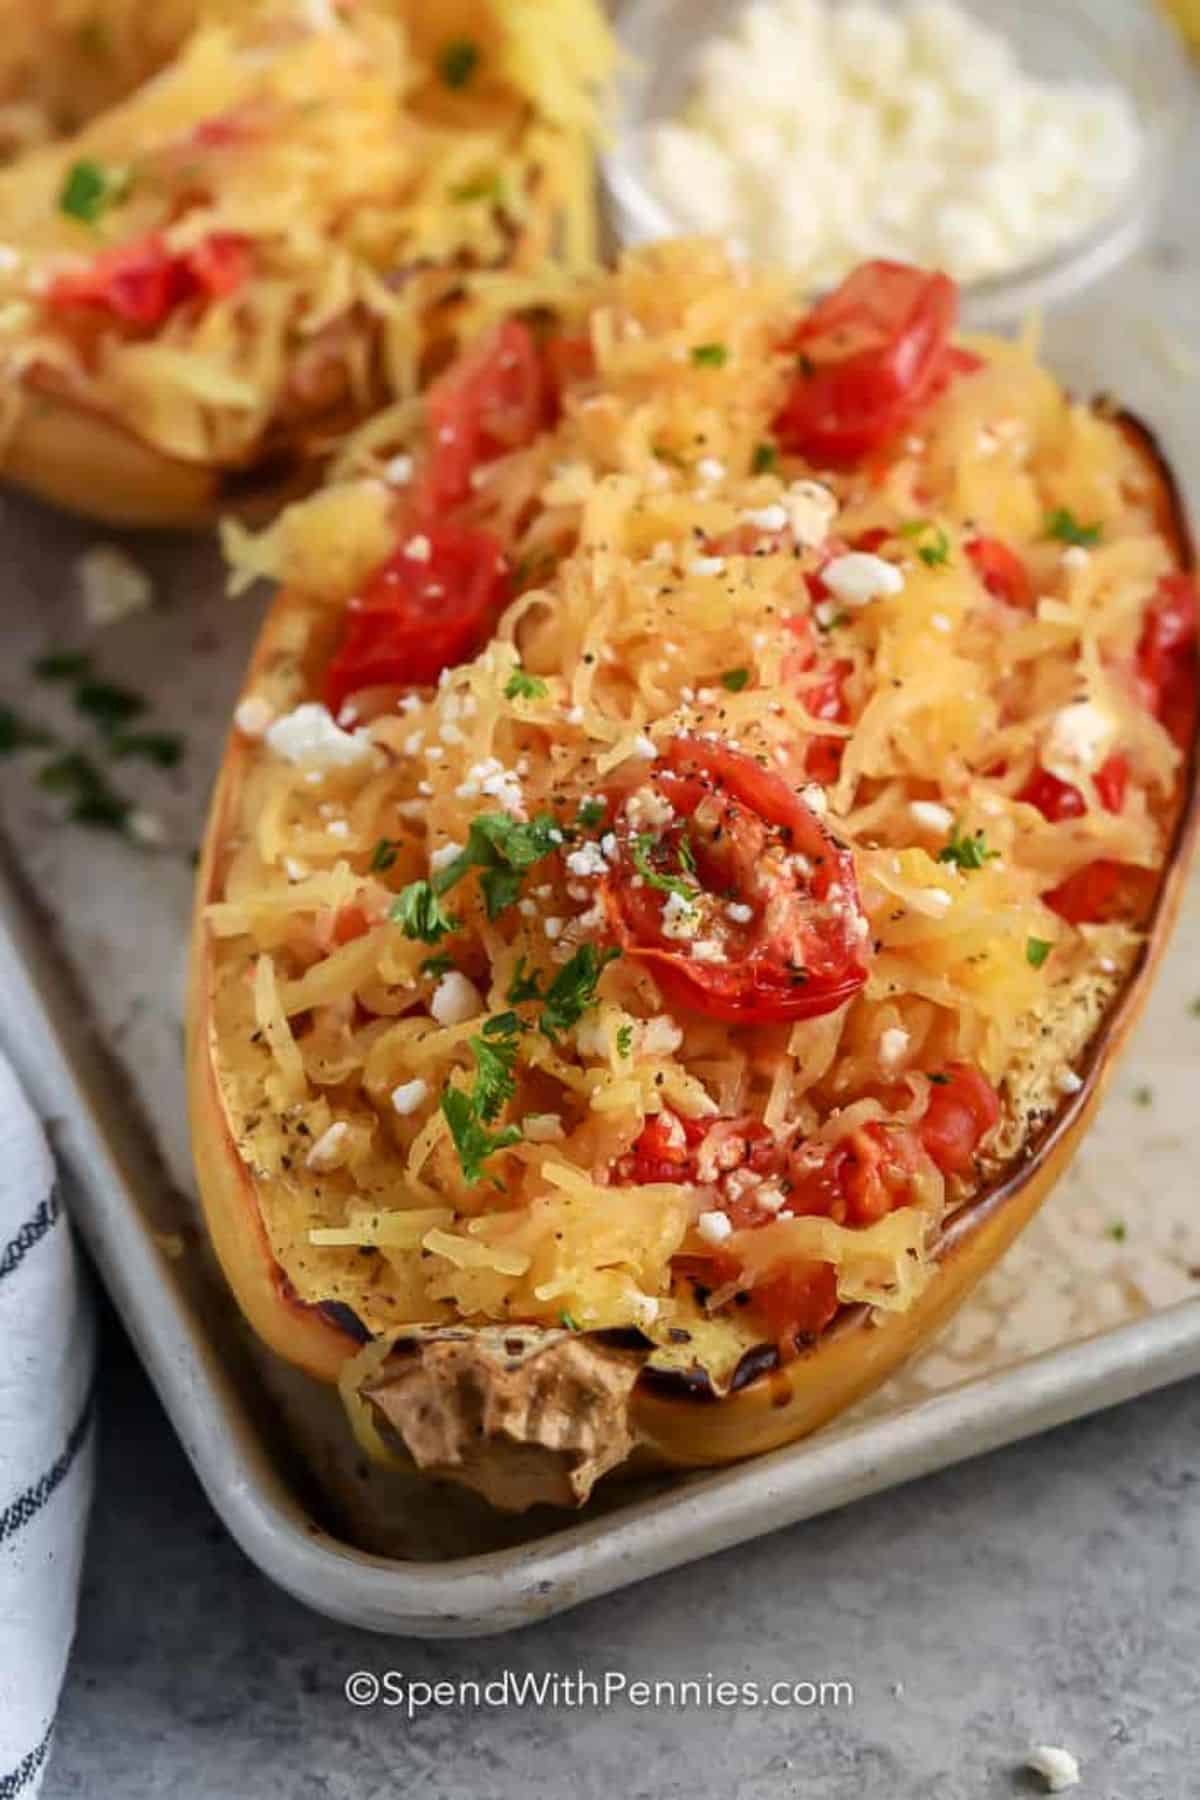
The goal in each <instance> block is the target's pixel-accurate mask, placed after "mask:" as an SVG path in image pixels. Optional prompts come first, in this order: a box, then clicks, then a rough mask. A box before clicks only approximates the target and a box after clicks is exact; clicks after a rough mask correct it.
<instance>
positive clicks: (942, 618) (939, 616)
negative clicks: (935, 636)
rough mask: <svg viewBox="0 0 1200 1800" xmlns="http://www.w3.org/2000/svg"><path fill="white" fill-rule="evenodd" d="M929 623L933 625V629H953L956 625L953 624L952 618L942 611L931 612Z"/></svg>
mask: <svg viewBox="0 0 1200 1800" xmlns="http://www.w3.org/2000/svg"><path fill="white" fill-rule="evenodd" d="M929 623H930V624H931V625H932V626H933V629H934V630H935V631H953V630H954V626H953V624H952V622H951V620H950V619H949V617H948V616H947V614H945V613H940V612H936V613H931V614H930V615H929Z"/></svg>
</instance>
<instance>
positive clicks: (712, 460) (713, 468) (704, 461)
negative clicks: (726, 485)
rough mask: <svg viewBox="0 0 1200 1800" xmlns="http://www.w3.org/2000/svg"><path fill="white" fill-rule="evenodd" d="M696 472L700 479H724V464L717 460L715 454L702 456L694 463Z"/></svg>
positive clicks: (714, 480) (713, 480) (716, 480)
mask: <svg viewBox="0 0 1200 1800" xmlns="http://www.w3.org/2000/svg"><path fill="white" fill-rule="evenodd" d="M696 473H697V475H698V476H699V477H700V479H701V481H711V482H718V481H724V479H725V464H724V463H723V462H718V461H717V459H716V457H715V456H702V457H701V458H700V461H699V462H698V463H697V464H696Z"/></svg>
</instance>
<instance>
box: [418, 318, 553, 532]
mask: <svg viewBox="0 0 1200 1800" xmlns="http://www.w3.org/2000/svg"><path fill="white" fill-rule="evenodd" d="M553 406H554V396H553V391H552V387H551V384H550V381H549V379H548V376H547V372H546V368H545V365H544V363H543V360H542V357H541V354H540V353H539V351H538V347H537V344H536V343H535V342H534V337H533V333H532V332H531V331H530V329H529V327H528V326H527V325H523V324H522V323H521V321H520V320H519V319H506V320H505V321H504V323H503V324H501V325H498V326H497V327H496V329H495V331H493V332H490V333H489V334H488V335H487V336H486V337H485V338H484V339H483V340H482V341H481V342H480V343H479V344H477V345H476V346H475V347H474V348H473V349H471V350H469V351H468V352H467V353H466V355H465V356H462V357H460V358H459V360H458V361H457V362H455V363H452V364H451V366H450V367H449V368H448V369H447V370H446V371H445V373H444V374H443V375H439V377H438V379H437V380H436V381H435V382H434V383H433V385H432V386H431V387H430V389H429V393H428V396H427V399H426V419H427V421H428V429H429V457H428V461H427V463H426V466H425V470H424V474H423V476H422V479H421V484H420V488H419V502H418V504H419V505H420V506H421V507H422V508H423V510H424V511H425V512H427V513H428V515H429V516H430V517H433V518H437V517H438V516H440V514H441V513H443V512H444V511H445V510H446V509H447V508H448V507H454V506H460V505H461V504H462V502H463V501H464V500H466V499H467V498H468V497H469V495H470V493H471V477H472V475H473V474H474V472H475V470H476V469H477V468H479V467H481V466H482V465H483V464H484V463H487V462H490V461H491V460H492V459H493V458H494V457H497V456H503V455H504V454H505V453H506V452H508V451H510V450H519V449H520V448H521V446H522V445H524V444H528V443H529V442H530V441H531V440H532V439H533V438H534V437H536V436H537V433H538V432H539V431H540V430H541V429H542V427H543V426H544V425H546V424H548V423H549V421H550V418H551V416H552V413H553Z"/></svg>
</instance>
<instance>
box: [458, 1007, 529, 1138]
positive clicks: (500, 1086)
mask: <svg viewBox="0 0 1200 1800" xmlns="http://www.w3.org/2000/svg"><path fill="white" fill-rule="evenodd" d="M508 1016H509V1018H510V1019H511V1020H512V1029H511V1030H510V1031H500V1032H497V1031H494V1030H493V1029H492V1027H493V1026H495V1025H496V1024H497V1020H495V1019H489V1020H488V1022H487V1024H486V1025H485V1026H484V1028H483V1032H482V1034H481V1035H480V1036H479V1037H473V1038H469V1039H468V1040H467V1041H468V1045H469V1048H470V1051H471V1055H472V1056H473V1057H474V1058H475V1087H474V1089H473V1092H472V1096H471V1097H472V1099H473V1101H474V1104H475V1111H476V1112H477V1113H478V1114H479V1117H480V1118H481V1119H482V1120H483V1121H484V1123H485V1124H488V1125H490V1124H492V1123H493V1122H494V1120H495V1119H496V1118H497V1117H498V1116H499V1114H500V1112H501V1110H502V1108H503V1107H504V1106H505V1104H506V1103H507V1102H508V1101H509V1100H511V1099H512V1097H513V1095H514V1094H515V1093H516V1091H517V1078H516V1074H515V1067H516V1061H517V1032H518V1031H519V1029H520V1024H519V1021H518V1019H517V1016H516V1014H515V1013H510V1014H509V1015H508Z"/></svg>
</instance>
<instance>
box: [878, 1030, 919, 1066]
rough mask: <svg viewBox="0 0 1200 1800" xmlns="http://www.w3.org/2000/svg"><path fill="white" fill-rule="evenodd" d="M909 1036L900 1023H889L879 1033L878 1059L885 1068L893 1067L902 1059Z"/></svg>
mask: <svg viewBox="0 0 1200 1800" xmlns="http://www.w3.org/2000/svg"><path fill="white" fill-rule="evenodd" d="M910 1041H911V1040H910V1038H909V1035H908V1033H907V1031H905V1029H904V1027H903V1026H902V1025H889V1026H888V1028H887V1030H886V1031H881V1032H880V1034H879V1061H880V1063H881V1064H882V1066H883V1067H884V1068H885V1069H895V1068H897V1067H898V1066H899V1065H900V1063H901V1062H903V1060H904V1053H905V1051H906V1050H907V1049H908V1046H909V1043H910Z"/></svg>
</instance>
